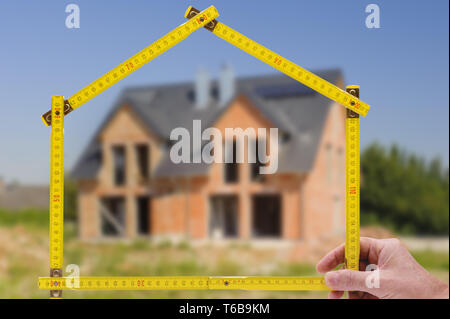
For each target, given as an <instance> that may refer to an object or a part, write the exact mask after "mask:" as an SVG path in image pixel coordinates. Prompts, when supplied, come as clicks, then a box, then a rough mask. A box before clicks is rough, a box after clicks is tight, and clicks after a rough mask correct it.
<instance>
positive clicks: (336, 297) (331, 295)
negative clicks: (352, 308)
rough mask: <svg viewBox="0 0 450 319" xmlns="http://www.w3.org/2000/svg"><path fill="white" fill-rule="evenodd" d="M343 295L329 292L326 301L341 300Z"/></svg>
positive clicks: (342, 293)
mask: <svg viewBox="0 0 450 319" xmlns="http://www.w3.org/2000/svg"><path fill="white" fill-rule="evenodd" d="M343 295H344V292H343V291H335V290H333V291H330V293H329V294H328V299H341V298H342V296H343Z"/></svg>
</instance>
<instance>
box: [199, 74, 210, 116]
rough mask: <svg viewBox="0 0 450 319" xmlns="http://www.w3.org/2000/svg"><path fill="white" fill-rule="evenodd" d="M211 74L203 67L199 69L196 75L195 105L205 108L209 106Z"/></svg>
mask: <svg viewBox="0 0 450 319" xmlns="http://www.w3.org/2000/svg"><path fill="white" fill-rule="evenodd" d="M210 80H211V79H210V76H209V73H208V71H206V70H205V69H203V68H200V69H198V70H197V73H196V75H195V107H196V108H197V109H204V108H205V107H206V106H208V103H209V98H210V85H211V84H210V83H211V81H210Z"/></svg>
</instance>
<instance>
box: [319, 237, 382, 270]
mask: <svg viewBox="0 0 450 319" xmlns="http://www.w3.org/2000/svg"><path fill="white" fill-rule="evenodd" d="M360 247H361V248H360V254H359V255H360V259H368V256H369V253H370V252H371V250H372V251H373V250H374V249H375V248H376V239H373V238H369V237H361V239H360ZM344 261H345V244H341V245H340V246H338V247H336V248H335V249H333V250H332V251H330V252H329V253H328V254H326V255H325V257H323V258H322V259H321V260H320V261H319V262H318V263H317V265H316V270H317V272H319V273H325V272H327V271H330V270H333V269H334V268H336V267H337V266H338V265H340V264H342V263H343V262H344Z"/></svg>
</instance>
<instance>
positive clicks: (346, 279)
mask: <svg viewBox="0 0 450 319" xmlns="http://www.w3.org/2000/svg"><path fill="white" fill-rule="evenodd" d="M370 274H371V272H370V271H368V272H366V271H357V270H350V269H343V270H337V271H330V272H328V273H327V274H326V275H325V283H326V284H327V286H328V287H329V288H331V289H333V290H338V291H365V292H369V290H370V288H368V287H367V285H366V278H367V276H369V275H370Z"/></svg>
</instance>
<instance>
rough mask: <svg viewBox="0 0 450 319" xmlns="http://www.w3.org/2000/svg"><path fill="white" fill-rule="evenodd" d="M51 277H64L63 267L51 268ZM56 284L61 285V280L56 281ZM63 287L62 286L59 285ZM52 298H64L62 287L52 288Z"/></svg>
mask: <svg viewBox="0 0 450 319" xmlns="http://www.w3.org/2000/svg"><path fill="white" fill-rule="evenodd" d="M50 277H51V278H62V269H61V268H50ZM54 282H55V283H56V285H60V281H54ZM59 288H61V287H59ZM50 298H62V290H61V289H59V290H58V289H52V290H50Z"/></svg>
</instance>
